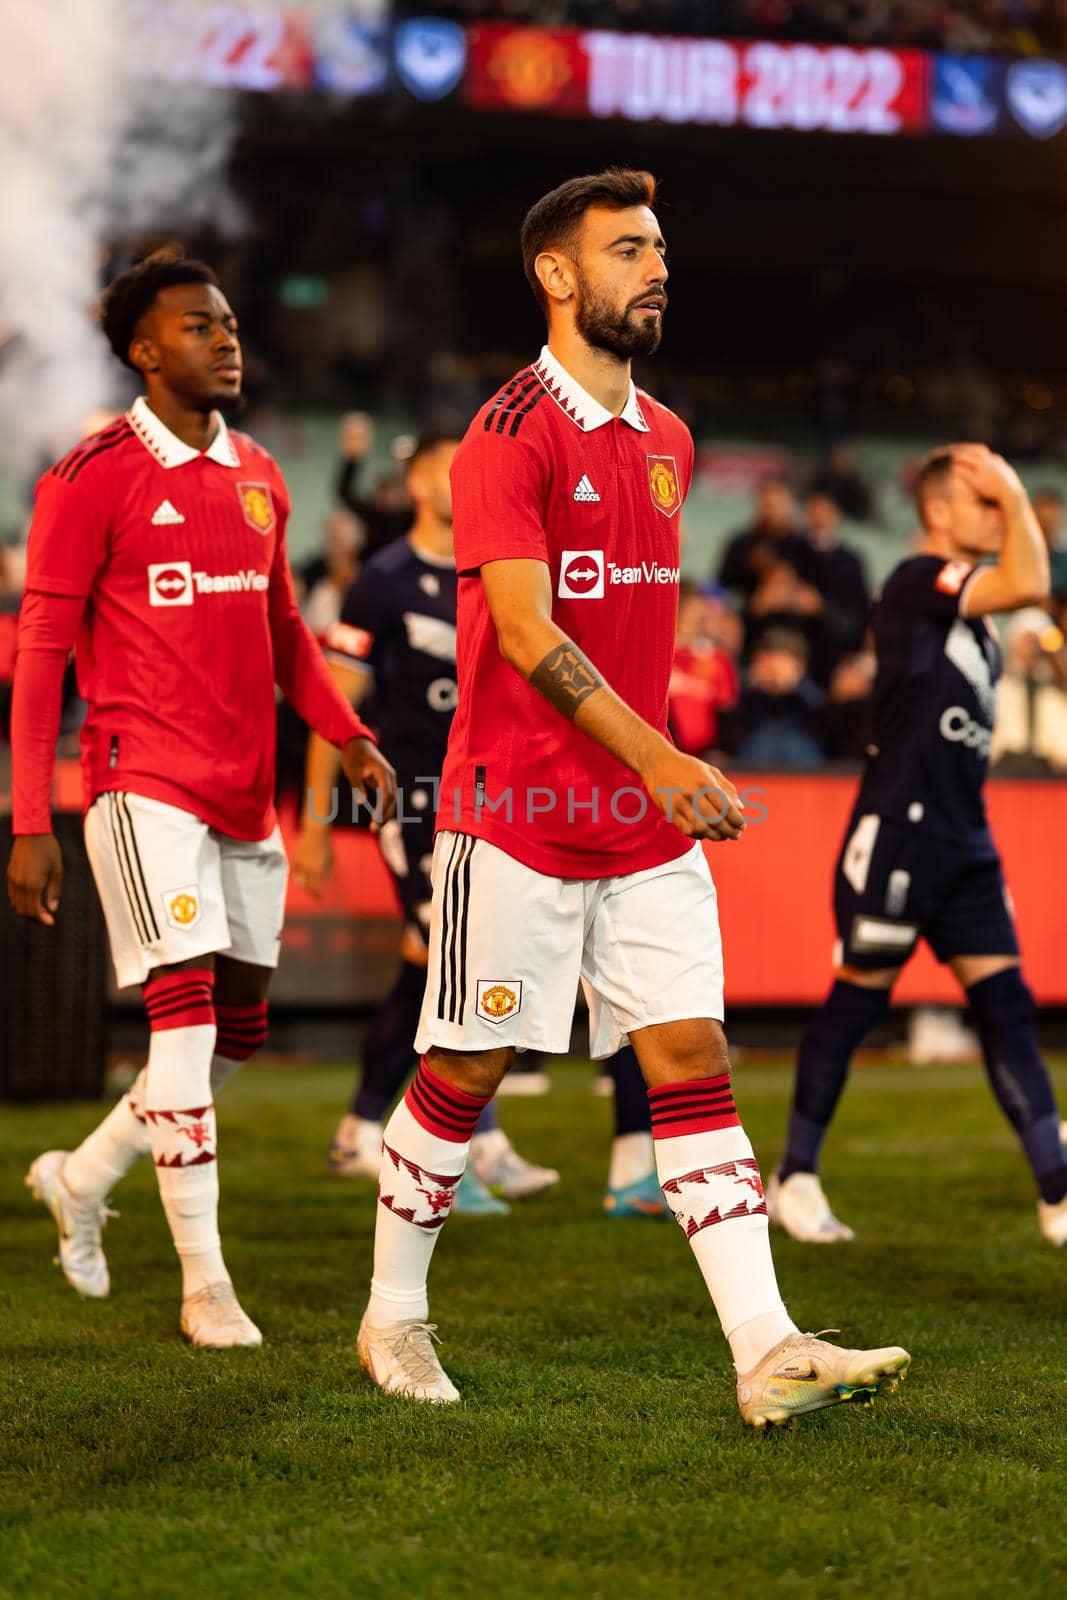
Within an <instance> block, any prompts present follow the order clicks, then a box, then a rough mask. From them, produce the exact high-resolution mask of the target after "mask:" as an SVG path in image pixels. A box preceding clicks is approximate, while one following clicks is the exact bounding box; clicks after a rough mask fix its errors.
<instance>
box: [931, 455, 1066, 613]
mask: <svg viewBox="0 0 1067 1600" xmlns="http://www.w3.org/2000/svg"><path fill="white" fill-rule="evenodd" d="M952 457H953V466H954V468H955V471H956V472H957V474H958V475H959V476H960V477H961V478H962V479H963V481H964V482H965V483H966V484H967V485H968V486H969V487H970V488H971V489H972V490H973V492H974V493H975V494H976V495H977V496H978V497H979V498H980V499H981V500H983V501H984V502H985V503H986V504H988V505H994V504H995V505H999V507H1000V510H1001V513H1002V515H1003V518H1004V541H1003V544H1002V546H1001V550H1000V554H999V556H998V558H997V562H996V565H995V566H992V567H983V568H982V569H981V570H980V571H979V572H977V573H976V574H975V575H974V577H973V578H972V579H971V580H970V582H969V584H968V586H967V589H966V591H965V593H964V601H965V606H964V611H965V614H966V615H968V616H980V615H982V614H987V613H989V612H991V611H1013V610H1018V609H1019V607H1020V606H1026V605H1034V604H1040V603H1041V602H1042V601H1043V600H1045V599H1046V598H1047V596H1048V592H1049V561H1048V549H1047V547H1046V544H1045V539H1044V536H1043V534H1042V532H1041V527H1040V524H1039V523H1038V520H1037V517H1036V516H1035V514H1034V508H1033V506H1032V505H1031V504H1030V498H1029V496H1028V495H1027V493H1026V490H1025V489H1024V488H1023V485H1022V483H1021V482H1020V480H1019V477H1018V474H1017V473H1016V471H1015V469H1014V467H1012V466H1011V465H1010V464H1009V463H1008V462H1007V461H1005V460H1004V457H1003V456H999V455H997V454H995V452H994V451H992V450H989V449H987V447H986V446H985V445H972V444H965V445H955V446H954V447H953V451H952Z"/></svg>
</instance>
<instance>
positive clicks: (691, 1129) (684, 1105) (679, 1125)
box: [648, 1072, 741, 1139]
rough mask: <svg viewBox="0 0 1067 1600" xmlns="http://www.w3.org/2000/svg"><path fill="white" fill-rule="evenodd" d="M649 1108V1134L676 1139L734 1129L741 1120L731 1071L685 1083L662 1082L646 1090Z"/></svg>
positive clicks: (656, 1137) (655, 1136)
mask: <svg viewBox="0 0 1067 1600" xmlns="http://www.w3.org/2000/svg"><path fill="white" fill-rule="evenodd" d="M648 1103H649V1106H650V1107H651V1111H652V1137H653V1138H654V1139H679V1138H681V1137H682V1136H683V1135H685V1134H689V1133H715V1132H717V1131H718V1130H719V1129H721V1128H737V1127H739V1126H740V1124H741V1119H740V1117H739V1116H738V1115H737V1107H736V1106H735V1105H734V1096H733V1090H732V1089H731V1087H730V1074H729V1073H728V1072H723V1073H721V1074H720V1075H719V1077H717V1078H691V1079H689V1080H687V1081H686V1082H684V1083H661V1084H657V1085H656V1086H655V1087H654V1088H651V1089H649V1091H648Z"/></svg>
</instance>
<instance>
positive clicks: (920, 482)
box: [911, 448, 952, 528]
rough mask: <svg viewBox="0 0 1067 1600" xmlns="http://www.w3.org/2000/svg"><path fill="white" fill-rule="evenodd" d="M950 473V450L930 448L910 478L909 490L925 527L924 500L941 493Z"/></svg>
mask: <svg viewBox="0 0 1067 1600" xmlns="http://www.w3.org/2000/svg"><path fill="white" fill-rule="evenodd" d="M951 475H952V451H951V450H945V449H943V448H942V449H938V450H931V451H930V454H929V455H927V456H924V457H923V459H922V460H921V461H920V462H919V466H918V469H917V470H916V473H915V477H914V478H913V480H912V485H911V492H912V495H913V496H914V499H915V509H916V511H917V512H918V514H919V521H920V522H921V523H922V525H923V527H924V528H925V527H927V526H928V524H927V521H926V502H927V501H928V500H930V499H932V498H933V496H934V495H936V494H943V493H944V490H945V485H946V483H947V482H948V480H949V478H950V477H951Z"/></svg>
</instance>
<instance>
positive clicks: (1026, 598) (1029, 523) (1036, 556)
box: [998, 484, 1050, 605]
mask: <svg viewBox="0 0 1067 1600" xmlns="http://www.w3.org/2000/svg"><path fill="white" fill-rule="evenodd" d="M998 566H999V567H1000V568H1001V571H1002V573H1003V576H1004V578H1005V581H1006V582H1007V583H1008V584H1010V586H1011V588H1012V589H1013V590H1014V591H1017V592H1018V594H1019V596H1020V603H1021V604H1023V605H1028V604H1032V603H1034V602H1035V601H1036V602H1040V601H1042V600H1045V599H1047V598H1048V592H1049V582H1050V573H1049V561H1048V546H1047V545H1046V543H1045V538H1044V535H1043V534H1042V532H1041V525H1040V523H1039V522H1038V520H1037V517H1036V516H1035V514H1034V508H1033V506H1032V505H1031V504H1030V497H1029V495H1028V494H1027V493H1026V491H1025V489H1023V487H1022V485H1021V484H1020V486H1019V491H1018V493H1017V494H1015V495H1012V496H1011V497H1010V498H1009V499H1007V500H1006V502H1005V503H1004V548H1003V550H1002V551H1001V553H1000V561H999V562H998Z"/></svg>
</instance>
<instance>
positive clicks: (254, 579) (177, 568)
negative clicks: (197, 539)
mask: <svg viewBox="0 0 1067 1600" xmlns="http://www.w3.org/2000/svg"><path fill="white" fill-rule="evenodd" d="M269 588H270V579H269V578H268V577H267V575H266V573H265V572H257V571H256V570H255V568H254V567H246V568H245V570H244V571H243V572H218V573H213V572H201V571H200V570H199V569H198V570H197V571H196V572H194V571H193V569H192V567H191V566H190V564H189V562H188V561H155V562H153V563H152V564H151V565H150V566H149V568H148V603H149V605H151V606H191V605H192V603H193V599H194V597H195V596H196V595H198V594H249V593H255V594H265V593H266V591H267V590H268V589H269Z"/></svg>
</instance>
